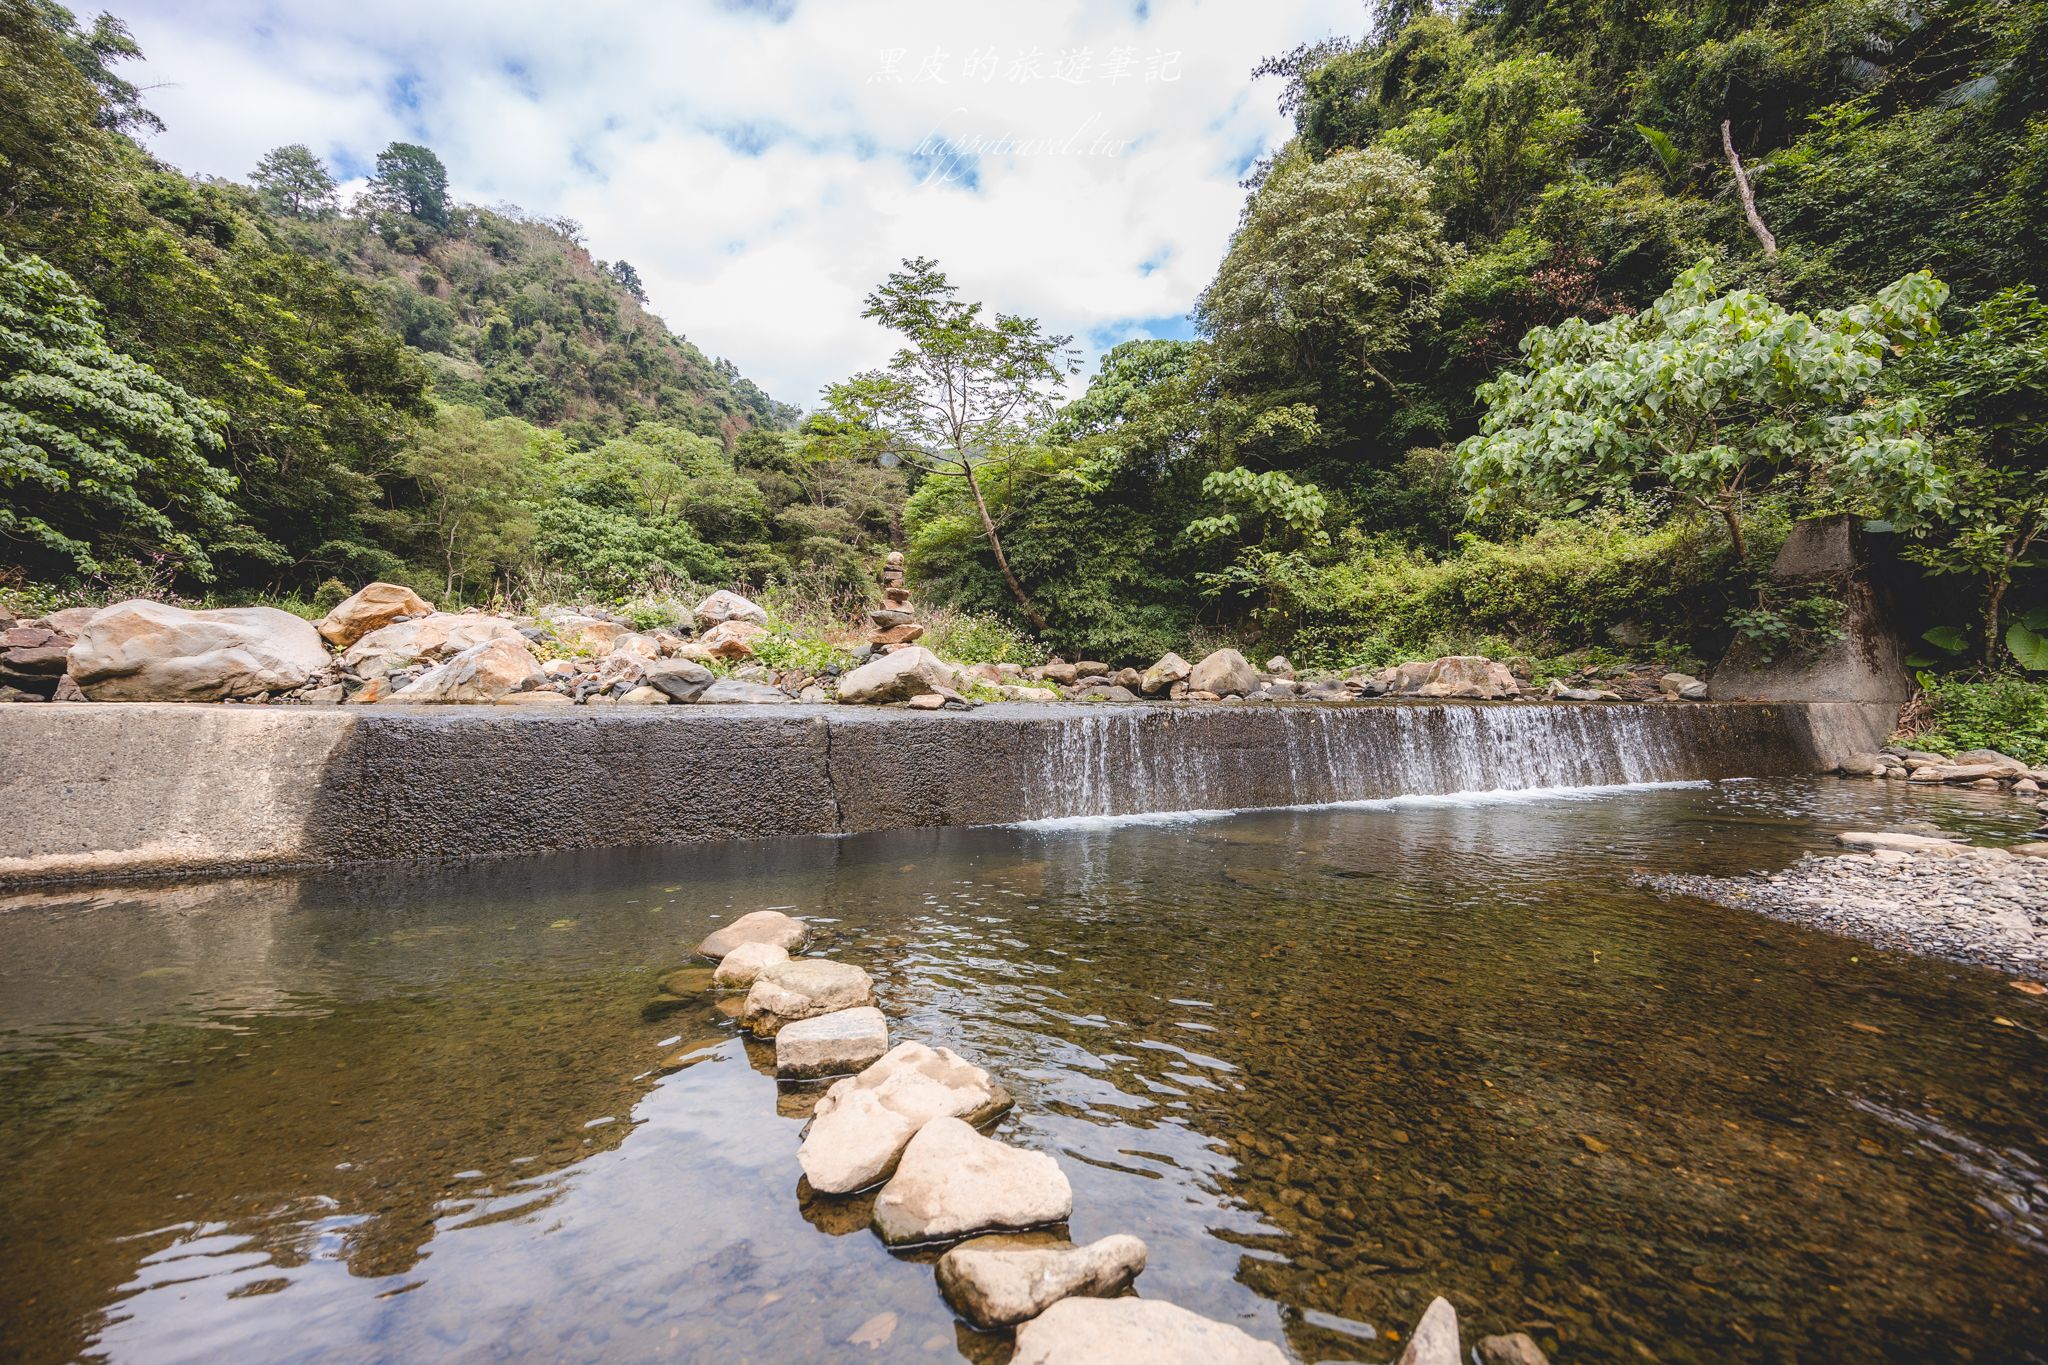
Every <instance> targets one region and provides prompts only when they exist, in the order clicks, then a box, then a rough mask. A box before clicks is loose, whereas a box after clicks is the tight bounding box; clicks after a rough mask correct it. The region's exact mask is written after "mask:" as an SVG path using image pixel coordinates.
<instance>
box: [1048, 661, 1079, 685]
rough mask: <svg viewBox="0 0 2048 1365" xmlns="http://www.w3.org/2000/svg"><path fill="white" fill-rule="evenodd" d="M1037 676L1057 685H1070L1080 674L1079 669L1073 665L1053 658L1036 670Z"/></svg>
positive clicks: (1077, 679)
mask: <svg viewBox="0 0 2048 1365" xmlns="http://www.w3.org/2000/svg"><path fill="white" fill-rule="evenodd" d="M1038 676H1039V677H1040V678H1041V679H1042V680H1044V681H1046V682H1049V683H1052V684H1054V685H1055V686H1058V687H1072V686H1073V685H1074V684H1075V683H1076V682H1077V681H1079V680H1080V677H1081V674H1080V670H1078V669H1076V668H1075V667H1074V665H1072V664H1070V663H1066V662H1064V661H1062V660H1059V659H1054V660H1053V661H1052V662H1051V663H1049V664H1047V665H1045V667H1043V668H1041V669H1039V670H1038Z"/></svg>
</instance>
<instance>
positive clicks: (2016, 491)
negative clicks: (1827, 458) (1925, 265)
mask: <svg viewBox="0 0 2048 1365" xmlns="http://www.w3.org/2000/svg"><path fill="white" fill-rule="evenodd" d="M1970 320H1971V325H1970V326H1969V327H1968V328H1967V329H1965V330H1963V331H1960V332H1957V333H1954V334H1952V335H1949V336H1944V337H1941V338H1940V339H1938V340H1936V341H1935V342H1934V343H1932V344H1931V345H1928V346H1924V347H1921V348H1919V350H1918V351H1917V352H1916V353H1914V354H1913V355H1911V356H1910V357H1909V358H1908V359H1907V362H1906V364H1905V365H1904V366H1902V367H1901V374H1900V380H1899V387H1900V388H1901V389H1902V390H1903V391H1905V392H1909V393H1915V392H1917V393H1923V394H1925V395H1926V396H1927V398H1928V400H1929V401H1930V403H1931V404H1932V405H1933V407H1934V409H1935V411H1936V412H1937V413H1938V414H1939V415H1940V417H1941V418H1942V421H1943V425H1945V426H1947V427H1949V428H1951V429H1952V433H1953V434H1952V435H1951V436H1950V437H1949V438H1948V439H1947V440H1945V441H1944V442H1943V446H1942V453H1943V456H1944V458H1945V461H1946V462H1947V463H1948V464H1949V465H1950V466H1951V468H1952V470H1953V477H1952V479H1951V491H1952V503H1951V506H1950V507H1949V508H1948V509H1947V510H1946V511H1945V512H1944V513H1943V515H1942V516H1941V517H1940V518H1939V519H1938V520H1937V521H1936V522H1935V523H1934V524H1933V525H1932V526H1930V527H1927V528H1925V530H1924V531H1923V533H1922V534H1921V535H1920V536H1919V537H1918V538H1917V539H1916V540H1915V543H1914V544H1913V545H1911V546H1910V547H1909V548H1908V549H1907V551H1906V556H1907V558H1909V559H1911V560H1913V561H1914V562H1915V563H1918V564H1921V565H1923V566H1924V567H1926V568H1928V569H1930V570H1932V571H1933V572H1935V573H1937V574H1973V575H1975V576H1976V577H1977V578H1978V579H1979V581H1980V582H1981V583H1982V585H1983V586H1982V592H1983V597H1982V610H1983V640H1984V661H1985V662H1986V663H1987V664H1992V663H1996V662H1997V661H1998V660H1999V658H2000V657H2001V654H2002V653H2003V652H2004V651H2007V650H2008V649H2010V648H2011V646H2012V645H2013V644H2015V643H2018V644H2020V645H2022V647H2023V648H2024V647H2028V642H2029V641H2030V639H2031V637H2032V636H2033V632H2031V631H2028V630H2027V629H2026V627H2025V626H2024V625H2021V626H2015V627H2013V629H2012V631H2007V632H2005V633H2004V634H2001V633H2000V624H2001V612H2002V609H2003V605H2004V602H2005V597H2006V594H2007V593H2008V592H2009V591H2010V590H2011V588H2012V585H2013V581H2014V579H2015V577H2016V575H2017V574H2018V572H2019V571H2020V570H2021V569H2022V568H2023V567H2026V566H2027V564H2028V556H2029V555H2030V554H2031V553H2032V552H2033V549H2034V547H2035V545H2036V544H2039V543H2041V542H2042V541H2043V540H2044V538H2048V304H2044V303H2043V302H2042V301H2041V299H2040V297H2039V295H2038V294H2037V293H2036V292H2035V290H2034V286H2032V285H2030V284H2027V285H2018V286H2015V287H2013V288H2010V289H2005V290H2001V291H2000V292H1999V293H1997V294H1994V295H1993V296H1992V297H1991V298H1989V299H1987V300H1985V301H1984V302H1983V303H1982V304H1980V305H1978V307H1977V308H1976V309H1975V310H1974V311H1973V312H1972V314H1971V319H1970ZM2015 631H2017V632H2019V634H2018V637H2017V640H2015V639H2013V638H2012V637H2013V633H2014V632H2015ZM2014 652H2018V651H2014Z"/></svg>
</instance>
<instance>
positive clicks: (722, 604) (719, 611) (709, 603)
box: [695, 588, 768, 626]
mask: <svg viewBox="0 0 2048 1365" xmlns="http://www.w3.org/2000/svg"><path fill="white" fill-rule="evenodd" d="M695 615H696V617H697V624H698V625H700V626H715V625H719V624H721V623H723V622H726V621H751V622H753V623H754V624H755V625H757V626H765V625H767V624H768V611H767V609H766V608H765V607H761V606H758V605H756V604H755V603H753V602H749V601H748V600H747V599H746V598H744V597H742V596H740V595H739V594H738V593H736V592H727V591H726V590H725V589H724V588H720V589H719V590H718V591H717V592H715V593H712V594H711V596H709V597H707V598H705V599H704V600H703V601H702V602H699V603H698V604H697V610H696V613H695Z"/></svg>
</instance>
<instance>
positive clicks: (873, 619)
mask: <svg viewBox="0 0 2048 1365" xmlns="http://www.w3.org/2000/svg"><path fill="white" fill-rule="evenodd" d="M868 624H869V625H870V626H872V627H873V629H872V630H870V631H869V632H868V643H869V644H870V645H872V646H874V650H875V653H877V654H887V653H889V652H890V651H891V650H897V649H901V648H902V647H903V646H905V645H908V644H915V643H916V642H917V641H918V640H920V639H922V638H923V637H924V627H923V626H921V625H919V624H918V620H917V613H916V612H915V611H913V610H911V607H910V589H909V588H906V587H904V586H903V552H902V551H901V550H891V551H890V552H889V557H888V558H887V559H885V560H883V561H882V605H881V606H879V607H877V608H875V609H874V610H873V611H871V612H869V613H868Z"/></svg>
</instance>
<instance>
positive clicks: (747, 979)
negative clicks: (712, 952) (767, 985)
mask: <svg viewBox="0 0 2048 1365" xmlns="http://www.w3.org/2000/svg"><path fill="white" fill-rule="evenodd" d="M787 961H789V949H787V948H785V947H783V946H782V945H781V944H779V943H742V944H740V945H739V946H738V947H737V948H734V949H733V950H732V951H731V952H729V953H727V954H726V955H725V956H724V957H722V958H720V959H718V970H717V971H715V972H713V973H712V974H711V984H712V985H714V986H723V987H725V988H726V989H728V990H745V989H746V988H747V987H749V986H751V985H753V984H754V978H755V977H757V976H759V975H760V974H761V973H762V972H764V971H766V970H767V969H768V968H770V967H779V966H781V965H782V964H783V963H785V962H787Z"/></svg>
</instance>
